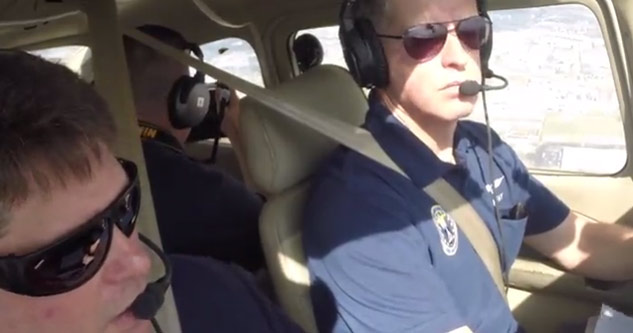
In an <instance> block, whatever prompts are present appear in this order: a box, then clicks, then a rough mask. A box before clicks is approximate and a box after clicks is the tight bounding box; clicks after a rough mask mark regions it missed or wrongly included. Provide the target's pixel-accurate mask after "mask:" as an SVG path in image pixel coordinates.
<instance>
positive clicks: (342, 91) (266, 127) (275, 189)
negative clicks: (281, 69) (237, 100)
mask: <svg viewBox="0 0 633 333" xmlns="http://www.w3.org/2000/svg"><path fill="white" fill-rule="evenodd" d="M274 90H275V91H276V92H278V93H279V94H280V95H281V97H283V98H284V99H285V100H286V101H288V102H290V103H292V104H294V105H296V106H299V107H301V106H307V107H308V108H307V109H310V110H314V112H317V113H318V116H321V117H333V118H337V119H338V120H341V121H343V122H346V123H349V124H352V125H355V126H359V125H360V124H362V122H363V120H364V117H365V113H366V112H367V109H368V104H367V99H366V97H365V94H364V93H363V91H362V89H361V88H360V87H359V86H358V84H357V83H356V81H354V79H353V78H352V76H351V75H350V74H349V73H348V72H347V71H346V70H345V69H343V68H340V67H337V66H332V65H323V66H317V67H315V68H312V69H311V70H309V71H307V72H306V73H304V74H302V75H300V76H298V77H296V78H294V79H292V80H289V81H287V82H284V83H282V84H280V85H279V86H277V87H275V88H274ZM240 105H241V113H240V127H241V129H242V130H241V131H240V132H241V139H242V141H243V143H244V144H243V145H244V149H245V154H246V163H247V164H248V169H249V172H250V175H251V177H252V180H253V182H254V183H255V186H256V187H257V188H258V190H260V191H262V192H263V193H267V194H276V193H280V192H282V191H284V190H286V189H288V188H290V187H292V186H294V185H296V184H298V183H300V182H302V181H303V180H305V179H306V178H308V177H309V176H311V175H312V173H313V172H314V171H315V170H316V169H317V168H318V167H319V166H320V164H321V161H322V160H323V158H324V157H326V156H327V155H328V154H329V153H330V152H331V151H332V150H333V149H334V148H335V147H336V146H337V144H336V143H335V142H334V141H333V140H331V139H329V138H326V137H325V136H323V135H321V134H319V133H317V132H315V131H313V130H311V129H309V128H307V127H304V126H303V125H301V124H299V123H295V122H293V121H292V120H289V119H288V118H286V117H284V116H282V115H280V114H278V113H277V112H274V111H273V110H271V109H269V108H268V107H266V106H264V105H262V104H260V103H258V102H257V101H255V100H254V99H252V98H249V97H246V98H244V99H242V101H241V104H240ZM300 110H301V109H300ZM306 112H307V111H306Z"/></svg>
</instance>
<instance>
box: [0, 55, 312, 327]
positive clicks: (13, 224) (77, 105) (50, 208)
mask: <svg viewBox="0 0 633 333" xmlns="http://www.w3.org/2000/svg"><path fill="white" fill-rule="evenodd" d="M115 138H116V131H115V127H114V121H113V119H112V117H111V115H110V113H109V111H108V108H107V105H106V103H105V101H104V100H103V99H102V98H101V97H99V95H98V94H97V93H96V92H95V91H94V90H93V88H92V87H90V85H88V84H87V83H85V82H83V81H82V80H80V79H79V77H77V75H75V74H74V73H72V72H70V70H68V69H66V68H65V67H62V66H61V65H56V64H52V63H48V62H46V61H44V60H42V59H40V58H37V57H35V56H31V55H28V54H26V53H23V52H18V51H8V50H0V332H7V333H9V332H10V333H37V332H42V333H44V332H46V333H104V332H105V333H124V332H125V333H132V332H153V331H154V330H153V329H152V324H155V323H151V322H150V321H149V320H148V319H150V318H151V317H153V316H154V314H155V313H156V311H157V310H158V308H159V307H160V305H161V302H155V303H153V304H151V303H152V302H149V303H148V302H147V298H143V297H139V295H146V293H145V292H144V291H145V290H146V287H147V286H148V278H149V276H148V275H149V272H150V265H151V263H150V258H149V255H148V249H147V248H146V246H145V244H147V246H148V247H149V248H150V249H152V251H154V252H156V253H157V254H158V255H159V256H160V257H161V259H163V260H164V263H165V265H166V268H168V269H167V270H168V271H173V276H172V279H171V282H172V283H171V284H172V287H173V291H174V296H175V299H176V305H177V307H178V314H179V318H180V322H181V325H182V328H183V332H192V333H196V332H299V331H300V330H299V329H298V327H297V326H296V325H295V324H294V323H292V322H291V321H290V320H289V319H287V318H286V317H285V316H284V315H283V314H282V313H281V312H280V311H279V310H277V309H276V308H275V307H274V306H273V305H272V304H271V303H270V302H269V301H268V300H266V299H265V298H264V297H262V295H260V294H259V292H258V290H257V288H256V286H255V284H254V283H253V280H252V278H251V277H250V276H249V275H248V273H247V272H246V271H243V270H241V269H237V268H232V267H230V266H228V265H225V264H222V263H219V262H216V261H214V260H213V259H211V258H206V257H192V256H183V255H178V256H170V257H169V261H167V260H166V259H165V257H164V255H162V253H160V250H159V249H158V248H156V247H155V246H153V245H152V244H151V242H149V241H147V240H146V238H144V237H142V236H141V235H139V233H138V231H137V230H136V228H135V227H136V222H137V215H138V212H139V206H140V196H141V191H140V187H139V180H138V175H137V168H136V166H135V165H134V163H132V162H130V161H125V160H121V159H117V158H115V157H114V155H113V154H112V150H111V148H112V145H113V143H114V140H115ZM141 240H142V241H143V242H141ZM143 243H145V244H143ZM169 268H172V269H169ZM163 281H165V282H167V284H164V283H163V284H162V285H164V287H161V288H162V289H160V290H159V291H160V294H158V298H160V297H161V296H162V292H163V291H164V289H165V288H166V287H167V286H168V283H169V281H170V279H167V280H163ZM154 296H155V295H154ZM150 298H151V297H150ZM142 299H143V300H144V301H143V302H139V301H138V300H142ZM148 304H149V305H148ZM148 309H150V310H148ZM244 316H246V317H247V318H248V320H243V318H244ZM154 329H156V331H158V332H160V327H159V326H157V325H156V326H155V327H154Z"/></svg>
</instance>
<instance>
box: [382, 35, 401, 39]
mask: <svg viewBox="0 0 633 333" xmlns="http://www.w3.org/2000/svg"><path fill="white" fill-rule="evenodd" d="M376 36H378V37H380V38H389V39H403V37H402V36H395V35H382V34H376Z"/></svg>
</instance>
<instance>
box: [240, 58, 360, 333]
mask: <svg viewBox="0 0 633 333" xmlns="http://www.w3.org/2000/svg"><path fill="white" fill-rule="evenodd" d="M274 90H276V91H277V92H279V93H280V94H281V95H282V96H283V97H285V99H286V100H287V101H289V102H291V103H293V104H295V105H297V106H308V107H309V108H310V110H313V111H312V112H316V113H318V115H321V116H323V117H333V118H337V119H339V120H341V121H344V122H347V123H350V124H353V125H356V126H357V125H360V124H361V123H362V122H363V120H364V115H365V113H366V111H367V108H368V106H367V100H366V98H365V95H364V94H363V91H362V90H361V89H360V88H359V87H358V85H357V84H356V82H355V81H354V79H353V78H352V77H351V76H350V75H349V73H348V72H347V71H346V70H344V69H342V68H339V67H336V66H329V65H325V66H319V67H315V68H313V69H311V70H310V71H308V72H306V73H305V74H303V75H301V76H299V77H297V78H294V79H293V80H290V81H288V82H285V83H283V84H281V85H279V86H278V87H276V88H275V89H274ZM241 110H242V112H241V115H240V126H241V128H242V131H241V132H242V134H241V135H242V140H243V142H244V147H245V149H246V151H245V154H246V160H247V164H248V172H250V174H251V177H252V179H253V182H254V183H255V186H256V187H257V188H258V190H260V191H261V192H263V193H266V194H267V195H268V202H267V203H266V205H265V206H264V210H263V212H262V216H261V218H260V232H261V235H262V243H263V247H264V252H265V254H266V259H267V262H268V267H269V270H270V273H271V276H272V278H273V284H274V286H275V290H276V293H277V296H278V298H279V301H280V303H281V305H282V307H283V308H284V309H285V310H286V312H287V313H288V314H289V315H290V316H291V317H292V318H293V319H294V320H295V321H296V322H297V323H299V324H300V325H301V326H302V327H303V328H304V329H305V330H306V331H307V332H316V331H317V330H316V325H315V322H314V316H313V313H312V304H311V301H310V294H309V284H310V279H309V274H308V270H307V268H306V265H305V262H306V259H305V255H304V253H303V247H302V244H301V223H302V210H303V206H304V202H305V200H306V195H307V192H308V189H309V186H310V177H311V175H312V174H313V173H314V172H315V170H316V169H317V168H318V167H319V165H320V163H321V162H322V160H323V159H324V157H326V156H327V155H328V154H329V153H330V152H331V151H332V150H333V149H334V148H335V147H336V146H337V145H336V144H335V143H334V142H333V141H331V140H330V139H328V138H326V137H324V136H322V135H320V134H318V133H316V132H313V131H312V130H310V129H307V128H305V127H303V126H301V125H299V124H297V123H295V122H292V121H290V120H288V119H286V118H285V117H283V116H282V115H280V114H278V113H275V112H274V111H272V110H270V109H268V108H267V107H265V106H263V105H261V104H259V103H258V102H256V101H255V100H253V99H249V98H244V99H243V100H242V102H241Z"/></svg>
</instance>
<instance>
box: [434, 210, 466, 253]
mask: <svg viewBox="0 0 633 333" xmlns="http://www.w3.org/2000/svg"><path fill="white" fill-rule="evenodd" d="M431 216H432V217H433V223H435V227H436V228H437V233H438V234H439V235H440V243H442V250H444V254H446V255H447V256H453V255H455V253H457V248H458V247H459V232H458V231H457V223H455V220H453V218H452V217H451V216H450V215H448V214H447V213H446V211H444V209H442V207H440V206H438V205H435V206H433V207H431Z"/></svg>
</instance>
